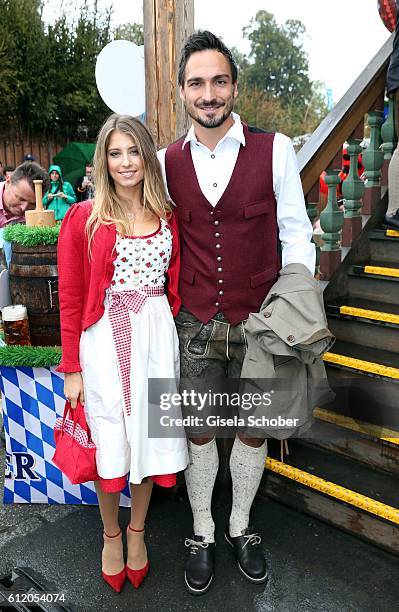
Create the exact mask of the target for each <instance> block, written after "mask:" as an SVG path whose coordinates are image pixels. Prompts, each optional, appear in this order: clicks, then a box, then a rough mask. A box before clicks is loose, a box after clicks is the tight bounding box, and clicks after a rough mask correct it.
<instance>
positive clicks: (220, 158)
mask: <svg viewBox="0 0 399 612" xmlns="http://www.w3.org/2000/svg"><path fill="white" fill-rule="evenodd" d="M232 117H233V119H234V124H233V125H232V126H231V128H230V129H229V131H228V132H227V133H226V134H225V136H224V137H223V138H222V139H221V140H219V142H218V144H217V145H216V147H215V149H214V150H213V151H211V150H210V149H208V147H206V146H205V145H203V144H202V143H200V142H199V141H198V140H197V138H196V136H195V132H194V126H191V128H190V129H189V131H188V133H187V136H186V138H185V139H184V142H183V144H182V149H184V147H185V146H186V145H187V143H190V149H191V157H192V160H193V164H194V168H195V172H196V175H197V180H198V183H199V186H200V189H201V191H202V193H203V194H204V196H205V198H206V199H207V200H208V201H209V202H210V204H212V206H216V204H217V203H218V201H219V200H220V198H221V197H222V194H223V192H224V191H225V190H226V187H227V185H228V183H229V181H230V178H231V175H232V174H233V171H234V166H235V164H236V161H237V157H238V153H239V151H240V146H241V145H243V146H245V136H244V131H243V127H242V123H241V119H240V117H239V115H237V114H236V113H232ZM165 152H166V149H161V150H160V151H158V159H159V161H160V164H161V168H162V174H163V178H164V182H165V187H166V191H167V195H168V197H169V198H170V196H169V193H168V190H167V182H166V175H165ZM243 189H245V186H243ZM273 191H274V195H275V198H276V202H277V225H278V228H279V238H280V241H281V245H282V267H283V268H284V266H287V265H288V264H290V263H301V264H304V265H305V266H306V267H307V268H308V270H310V272H311V274H314V270H315V264H316V252H315V246H314V244H313V243H312V242H311V239H312V233H313V230H312V224H311V223H310V220H309V217H308V215H307V212H306V206H305V200H304V197H303V191H302V184H301V179H300V176H299V171H298V164H297V159H296V155H295V151H294V148H293V146H292V143H291V140H290V139H289V138H288V136H284V134H280V133H279V132H276V134H275V137H274V142H273ZM170 199H171V198H170Z"/></svg>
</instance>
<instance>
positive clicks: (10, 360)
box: [0, 345, 61, 368]
mask: <svg viewBox="0 0 399 612" xmlns="http://www.w3.org/2000/svg"><path fill="white" fill-rule="evenodd" d="M60 361H61V347H60V346H20V345H15V346H1V347H0V366H9V367H23V366H25V367H31V368H49V367H50V366H57V365H58V364H59V363H60Z"/></svg>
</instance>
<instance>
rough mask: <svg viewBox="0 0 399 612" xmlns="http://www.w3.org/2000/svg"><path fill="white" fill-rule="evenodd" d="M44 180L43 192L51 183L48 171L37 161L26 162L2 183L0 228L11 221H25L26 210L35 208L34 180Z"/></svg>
mask: <svg viewBox="0 0 399 612" xmlns="http://www.w3.org/2000/svg"><path fill="white" fill-rule="evenodd" d="M36 179H40V180H42V181H43V192H46V191H47V190H48V188H49V185H50V179H49V176H48V174H47V172H46V171H45V170H44V169H43V168H42V167H41V166H39V164H37V163H36V162H29V161H28V162H24V163H23V164H21V165H20V166H17V168H16V169H15V170H14V172H13V173H12V174H11V176H8V177H7V178H6V180H5V181H4V182H2V183H0V228H3V227H5V226H6V225H8V224H9V223H25V212H26V211H27V210H32V209H34V208H35V204H36V200H35V188H34V184H33V181H34V180H36Z"/></svg>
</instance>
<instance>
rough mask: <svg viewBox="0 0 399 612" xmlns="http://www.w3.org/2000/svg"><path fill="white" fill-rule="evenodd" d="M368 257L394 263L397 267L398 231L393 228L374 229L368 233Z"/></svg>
mask: <svg viewBox="0 0 399 612" xmlns="http://www.w3.org/2000/svg"><path fill="white" fill-rule="evenodd" d="M368 237H369V240H370V243H369V244H370V257H371V259H372V260H373V261H380V262H384V263H385V264H390V263H392V264H395V265H396V266H397V267H399V249H398V246H399V240H398V238H399V232H397V231H395V230H374V231H371V232H370V233H369V235H368Z"/></svg>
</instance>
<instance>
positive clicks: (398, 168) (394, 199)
mask: <svg viewBox="0 0 399 612" xmlns="http://www.w3.org/2000/svg"><path fill="white" fill-rule="evenodd" d="M398 209H399V147H396V149H395V151H394V152H393V155H392V158H391V161H390V162H389V167H388V210H387V215H388V216H389V217H391V216H392V215H394V214H395V213H396V211H397V210H398Z"/></svg>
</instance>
